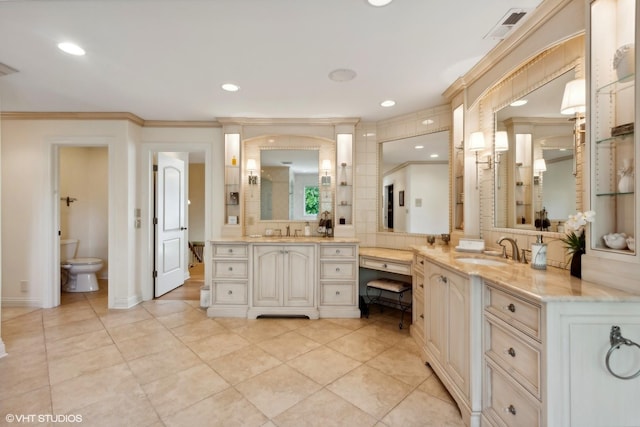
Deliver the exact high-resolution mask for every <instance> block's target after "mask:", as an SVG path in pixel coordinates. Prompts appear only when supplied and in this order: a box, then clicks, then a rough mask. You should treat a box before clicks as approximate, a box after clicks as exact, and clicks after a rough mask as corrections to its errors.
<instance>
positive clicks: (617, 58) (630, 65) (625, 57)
mask: <svg viewBox="0 0 640 427" xmlns="http://www.w3.org/2000/svg"><path fill="white" fill-rule="evenodd" d="M635 63H636V57H635V49H634V46H633V43H630V44H625V45H624V46H620V47H619V48H618V50H616V53H615V55H614V56H613V69H614V70H616V74H617V75H618V80H620V81H621V82H626V81H629V80H631V79H633V73H634V72H635Z"/></svg>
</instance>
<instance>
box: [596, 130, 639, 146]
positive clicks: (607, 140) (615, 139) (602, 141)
mask: <svg viewBox="0 0 640 427" xmlns="http://www.w3.org/2000/svg"><path fill="white" fill-rule="evenodd" d="M633 136H634V132H628V133H623V134H620V135H616V136H611V137H609V138H604V139H599V140H596V144H606V143H610V144H614V143H616V142H618V141H620V140H621V139H627V138H628V137H633Z"/></svg>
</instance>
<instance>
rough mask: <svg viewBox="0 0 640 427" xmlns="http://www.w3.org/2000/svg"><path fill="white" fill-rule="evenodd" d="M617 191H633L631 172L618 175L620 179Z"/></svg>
mask: <svg viewBox="0 0 640 427" xmlns="http://www.w3.org/2000/svg"><path fill="white" fill-rule="evenodd" d="M618 191H619V192H620V193H632V192H633V174H626V175H622V176H621V177H620V181H618Z"/></svg>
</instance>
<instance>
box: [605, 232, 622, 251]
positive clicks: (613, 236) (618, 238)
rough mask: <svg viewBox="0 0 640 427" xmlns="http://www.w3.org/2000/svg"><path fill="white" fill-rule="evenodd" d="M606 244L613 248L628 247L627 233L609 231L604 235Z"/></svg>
mask: <svg viewBox="0 0 640 427" xmlns="http://www.w3.org/2000/svg"><path fill="white" fill-rule="evenodd" d="M602 238H603V239H604V244H605V245H607V247H609V248H611V249H626V248H627V235H626V234H624V233H609V234H605V235H604V236H602Z"/></svg>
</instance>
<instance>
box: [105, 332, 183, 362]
mask: <svg viewBox="0 0 640 427" xmlns="http://www.w3.org/2000/svg"><path fill="white" fill-rule="evenodd" d="M116 345H117V346H118V348H119V349H120V352H121V353H122V356H123V357H124V358H125V360H133V359H137V358H138V357H142V356H148V355H150V354H154V353H160V352H165V351H168V350H170V349H176V348H181V347H182V346H184V344H182V343H181V342H180V341H179V340H178V339H177V338H176V337H174V336H173V334H172V333H171V332H169V331H167V330H162V331H158V332H153V333H150V334H148V335H144V336H141V337H137V338H132V339H128V340H124V341H120V342H117V343H116Z"/></svg>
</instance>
